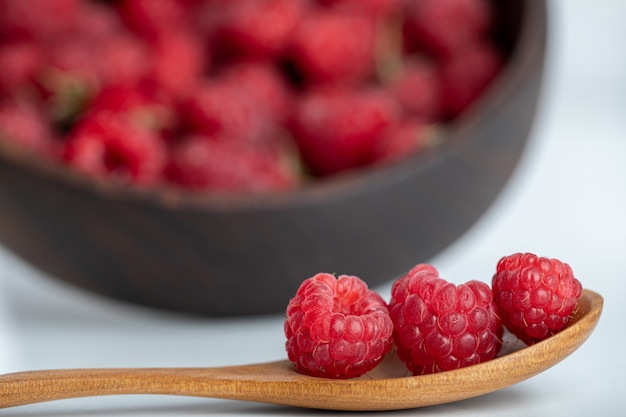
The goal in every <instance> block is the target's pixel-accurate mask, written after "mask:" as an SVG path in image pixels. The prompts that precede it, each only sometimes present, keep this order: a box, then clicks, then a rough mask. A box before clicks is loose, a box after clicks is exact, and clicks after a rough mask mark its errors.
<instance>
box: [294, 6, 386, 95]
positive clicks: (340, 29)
mask: <svg viewBox="0 0 626 417" xmlns="http://www.w3.org/2000/svg"><path fill="white" fill-rule="evenodd" d="M375 53H376V25H375V22H374V20H373V19H370V18H368V17H366V16H363V15H357V14H347V13H339V12H332V11H327V10H321V11H317V12H312V13H309V14H308V15H307V17H306V19H304V21H303V22H302V24H301V25H300V27H299V28H298V30H297V31H296V33H295V34H294V38H293V41H292V44H291V56H292V60H293V62H294V66H295V67H296V68H297V70H298V72H299V73H300V74H301V75H302V76H303V78H304V79H305V80H306V81H308V82H313V83H326V84H338V83H353V84H355V83H358V82H361V81H363V80H365V79H367V78H368V77H370V76H371V75H372V74H373V72H374V68H375Z"/></svg>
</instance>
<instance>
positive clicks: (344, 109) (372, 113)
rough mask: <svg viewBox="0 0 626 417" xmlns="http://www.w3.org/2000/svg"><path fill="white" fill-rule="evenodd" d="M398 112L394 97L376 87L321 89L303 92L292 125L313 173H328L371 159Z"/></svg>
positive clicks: (398, 115)
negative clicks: (373, 88) (365, 88)
mask: <svg viewBox="0 0 626 417" xmlns="http://www.w3.org/2000/svg"><path fill="white" fill-rule="evenodd" d="M400 115H401V111H400V107H399V105H398V103H397V101H396V100H394V99H393V97H392V96H391V95H390V94H387V93H385V92H382V91H380V90H344V89H331V90H326V89H324V90H319V91H312V92H310V93H308V94H306V95H304V96H303V97H302V99H301V100H300V101H299V103H298V107H297V108H296V109H295V114H294V116H293V120H291V122H290V127H291V131H292V133H293V135H294V138H295V140H296V143H297V145H298V147H299V149H300V152H301V154H302V158H303V160H304V162H305V163H306V164H307V166H308V167H309V168H310V169H311V171H312V173H313V174H315V175H329V174H334V173H337V172H341V171H345V170H349V169H353V168H358V167H362V166H365V165H367V164H368V163H370V162H371V161H372V159H373V158H374V149H375V147H376V146H377V143H378V142H379V141H380V139H381V136H382V134H383V133H384V132H385V130H386V129H387V128H388V127H390V126H392V125H393V124H395V123H396V122H397V121H398V120H399V118H400Z"/></svg>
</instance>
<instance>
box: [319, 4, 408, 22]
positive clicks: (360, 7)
mask: <svg viewBox="0 0 626 417" xmlns="http://www.w3.org/2000/svg"><path fill="white" fill-rule="evenodd" d="M317 2H318V3H319V4H321V5H323V6H330V7H333V8H337V9H341V10H345V11H346V12H349V13H365V14H367V15H369V16H372V17H380V18H388V17H391V16H394V15H396V14H397V13H399V12H400V11H401V9H402V2H400V1H398V0H317Z"/></svg>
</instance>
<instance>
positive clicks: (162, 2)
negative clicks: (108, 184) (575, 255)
mask: <svg viewBox="0 0 626 417" xmlns="http://www.w3.org/2000/svg"><path fill="white" fill-rule="evenodd" d="M494 15H495V12H494V10H493V9H492V6H491V4H490V2H489V1H488V0H236V1H235V0H28V1H24V0H2V1H1V2H0V145H2V146H10V147H13V148H15V147H17V148H20V149H26V150H27V151H28V152H30V153H32V154H34V155H36V156H37V157H41V158H46V159H48V160H50V161H55V162H61V163H62V164H64V165H67V166H68V167H71V168H72V169H75V170H78V171H79V172H81V173H84V174H85V175H87V176H91V177H95V178H100V179H112V180H114V181H120V182H122V183H125V184H129V185H131V186H138V187H155V186H164V185H165V186H176V187H182V188H185V189H189V190H195V191H202V192H238V193H240V192H275V191H283V190H291V189H294V188H295V187H300V186H302V185H303V184H305V183H307V182H309V181H312V180H317V179H320V178H322V177H328V176H332V175H335V174H338V173H341V172H345V171H349V170H354V169H360V168H362V167H366V166H373V165H377V164H385V163H390V162H394V161H397V160H398V159H399V158H404V157H406V156H407V155H411V154H414V153H415V152H418V151H419V150H420V149H423V148H424V147H425V146H428V145H429V144H431V143H432V142H433V141H432V140H431V139H430V138H431V135H430V132H432V131H433V129H432V127H433V126H435V125H439V124H443V123H448V122H449V121H451V120H453V119H454V118H455V117H457V116H458V115H459V114H460V113H461V112H463V111H464V110H465V109H466V108H468V106H470V105H471V103H472V102H473V101H474V100H475V99H476V97H478V96H479V95H480V94H481V93H482V92H483V90H484V89H485V87H486V86H487V85H488V84H489V83H490V82H491V81H492V80H493V79H494V77H495V76H496V75H497V73H498V72H499V70H500V69H501V67H502V65H503V58H502V55H501V53H500V52H499V50H498V48H497V47H496V43H495V41H494V39H493V38H494V36H493V28H494V21H495V20H496V19H495V17H494Z"/></svg>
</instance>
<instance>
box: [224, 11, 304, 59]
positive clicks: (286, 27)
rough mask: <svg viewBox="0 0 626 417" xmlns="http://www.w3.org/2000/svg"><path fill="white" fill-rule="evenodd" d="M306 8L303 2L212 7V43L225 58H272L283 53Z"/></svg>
mask: <svg viewBox="0 0 626 417" xmlns="http://www.w3.org/2000/svg"><path fill="white" fill-rule="evenodd" d="M306 7H307V4H306V1H303V0H256V1H234V2H230V3H227V4H225V5H217V6H214V10H213V13H218V16H219V23H218V24H217V28H216V34H215V36H216V38H215V39H214V42H216V43H218V44H219V45H217V47H218V49H219V50H221V53H223V54H226V55H231V54H235V55H243V56H245V57H254V58H274V57H276V56H278V55H279V54H281V53H282V52H283V51H284V49H285V47H286V45H287V44H288V42H289V41H290V39H291V36H292V35H293V33H294V32H295V30H296V28H297V27H298V25H300V23H301V21H302V18H303V16H304V14H305V10H306Z"/></svg>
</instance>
